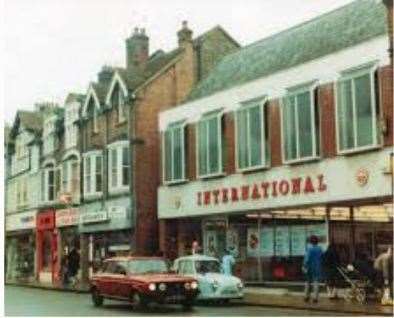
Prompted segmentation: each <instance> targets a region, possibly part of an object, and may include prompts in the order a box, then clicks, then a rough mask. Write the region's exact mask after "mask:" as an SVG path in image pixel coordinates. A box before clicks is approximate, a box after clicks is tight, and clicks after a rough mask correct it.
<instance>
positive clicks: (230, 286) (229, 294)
mask: <svg viewBox="0 0 394 318" xmlns="http://www.w3.org/2000/svg"><path fill="white" fill-rule="evenodd" d="M173 269H174V271H175V272H176V273H178V274H180V275H185V276H191V277H194V278H195V279H197V281H198V288H199V290H200V293H199V295H198V297H197V299H198V300H218V301H223V302H226V301H229V300H230V299H241V298H243V296H244V291H243V289H244V286H243V283H242V281H241V280H240V279H239V278H238V277H235V276H231V275H224V274H223V273H222V272H221V264H220V261H219V260H218V259H217V258H215V257H211V256H206V255H199V254H195V255H190V256H184V257H180V258H178V259H176V260H175V262H174V266H173Z"/></svg>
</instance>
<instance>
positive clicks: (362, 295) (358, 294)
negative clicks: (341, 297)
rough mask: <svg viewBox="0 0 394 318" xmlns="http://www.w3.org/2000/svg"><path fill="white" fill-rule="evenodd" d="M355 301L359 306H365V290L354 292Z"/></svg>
mask: <svg viewBox="0 0 394 318" xmlns="http://www.w3.org/2000/svg"><path fill="white" fill-rule="evenodd" d="M356 299H357V301H358V302H359V303H360V304H365V303H366V301H367V294H366V292H365V290H358V291H357V292H356Z"/></svg>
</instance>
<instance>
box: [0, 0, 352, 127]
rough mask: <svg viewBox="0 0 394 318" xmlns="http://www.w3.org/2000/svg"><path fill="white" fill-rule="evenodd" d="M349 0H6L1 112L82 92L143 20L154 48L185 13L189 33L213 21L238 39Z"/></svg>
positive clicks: (167, 43) (10, 114)
mask: <svg viewBox="0 0 394 318" xmlns="http://www.w3.org/2000/svg"><path fill="white" fill-rule="evenodd" d="M349 2H351V0H216V1H215V0H193V1H186V0H167V1H160V0H107V1H104V0H83V1H81V0H66V1H60V0H35V1H32V0H5V3H4V4H5V10H4V11H3V13H1V15H3V18H4V20H3V21H4V25H5V28H4V37H5V41H4V54H3V55H2V57H3V59H4V60H3V61H4V64H5V72H4V79H5V81H4V83H5V84H4V88H5V91H4V106H3V107H4V117H5V120H6V121H7V122H12V120H13V119H14V116H15V112H16V109H32V108H33V104H34V103H35V102H39V101H55V102H58V103H63V102H64V98H65V97H66V95H67V93H68V92H79V93H84V92H86V89H87V87H88V84H89V82H90V81H92V80H95V78H96V74H97V72H98V71H99V69H100V68H101V66H102V65H103V64H108V65H117V66H124V64H125V47H124V39H125V38H126V37H128V36H129V35H130V34H131V33H132V30H133V29H134V27H136V26H139V27H144V28H146V32H147V34H148V36H149V37H150V49H151V52H153V51H154V50H156V49H159V48H162V49H164V50H170V49H173V48H174V47H176V45H177V38H176V32H177V31H178V30H179V29H180V26H181V21H182V20H188V22H189V27H190V28H191V29H192V30H193V31H194V35H195V36H196V35H199V34H201V33H202V32H204V31H206V30H208V29H210V28H212V27H213V26H215V25H217V24H220V25H221V26H222V27H223V28H224V29H226V30H227V31H228V32H229V34H231V35H232V36H233V37H234V38H235V39H236V40H237V41H238V42H240V43H241V44H242V45H245V44H249V43H252V42H255V41H257V40H259V39H261V38H264V37H266V36H268V35H270V34H273V33H276V32H278V31H280V30H283V29H286V28H288V27H290V26H293V25H296V24H298V23H300V22H302V21H305V20H309V19H311V18H313V17H315V16H317V15H320V14H322V13H325V12H328V11H330V10H332V9H335V8H336V7H339V6H342V5H344V4H347V3H349Z"/></svg>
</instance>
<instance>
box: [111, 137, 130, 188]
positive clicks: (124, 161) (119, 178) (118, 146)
mask: <svg viewBox="0 0 394 318" xmlns="http://www.w3.org/2000/svg"><path fill="white" fill-rule="evenodd" d="M129 149H130V147H129V142H128V141H121V142H117V143H115V144H112V145H110V146H108V151H109V168H110V169H109V185H110V187H109V188H110V191H117V190H127V189H128V185H129V182H130V177H129V174H130V151H129Z"/></svg>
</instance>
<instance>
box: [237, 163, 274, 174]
mask: <svg viewBox="0 0 394 318" xmlns="http://www.w3.org/2000/svg"><path fill="white" fill-rule="evenodd" d="M269 168H270V166H269V165H260V166H254V167H248V168H237V170H236V171H237V172H240V173H248V172H254V171H258V170H266V169H269Z"/></svg>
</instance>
